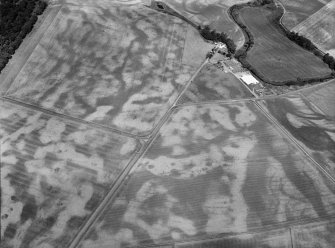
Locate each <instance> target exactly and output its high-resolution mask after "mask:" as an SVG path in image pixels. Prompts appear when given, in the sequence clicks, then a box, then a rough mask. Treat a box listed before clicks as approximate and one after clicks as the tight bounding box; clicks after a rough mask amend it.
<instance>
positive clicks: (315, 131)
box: [266, 96, 335, 177]
mask: <svg viewBox="0 0 335 248" xmlns="http://www.w3.org/2000/svg"><path fill="white" fill-rule="evenodd" d="M266 105H267V108H268V110H269V112H270V113H271V115H273V116H274V117H275V118H276V119H277V120H278V121H279V122H280V123H281V124H282V125H283V126H284V127H285V129H287V130H288V131H289V132H290V133H291V134H292V135H293V136H294V137H295V138H296V139H297V140H298V142H299V143H300V144H301V145H303V147H304V149H305V150H306V151H308V152H309V153H310V154H311V155H312V157H313V158H314V159H315V160H316V161H317V162H318V163H319V164H320V165H321V166H322V167H323V168H324V169H326V170H327V171H328V172H329V173H330V174H331V175H332V176H333V177H335V122H334V119H330V118H329V117H327V116H325V115H324V114H323V113H322V112H320V111H318V110H317V109H315V108H314V107H313V105H311V104H310V103H309V101H307V100H305V99H304V98H300V97H297V96H291V97H282V98H277V99H271V100H266ZM333 107H334V106H333Z"/></svg>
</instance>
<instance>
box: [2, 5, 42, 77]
mask: <svg viewBox="0 0 335 248" xmlns="http://www.w3.org/2000/svg"><path fill="white" fill-rule="evenodd" d="M46 6H47V4H46V2H44V1H43V0H0V71H1V70H2V69H3V68H4V67H5V65H6V64H7V63H8V61H9V59H10V58H11V57H12V55H13V54H14V52H15V50H16V49H17V48H18V47H19V46H20V44H21V43H22V41H23V39H24V38H25V37H26V35H27V34H28V33H29V32H30V31H31V30H32V29H33V27H34V24H35V23H36V21H37V16H38V15H40V14H42V13H43V11H44V9H45V8H46Z"/></svg>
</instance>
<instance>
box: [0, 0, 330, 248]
mask: <svg viewBox="0 0 335 248" xmlns="http://www.w3.org/2000/svg"><path fill="white" fill-rule="evenodd" d="M69 5H71V4H69ZM51 6H53V7H54V6H59V5H58V4H57V5H56V4H52V5H51ZM76 6H78V5H76ZM83 6H85V7H86V5H83ZM207 63H208V59H206V60H205V61H204V62H203V63H202V64H201V65H200V67H199V68H198V69H197V70H196V72H195V73H194V74H193V76H192V77H191V78H190V79H189V81H188V82H187V83H186V84H185V85H184V86H183V88H182V90H181V91H180V92H179V93H178V96H177V98H176V99H175V100H174V102H173V104H171V106H170V108H169V109H168V110H167V112H166V113H165V114H164V116H163V117H162V118H161V120H160V121H159V123H158V124H157V125H156V126H155V128H154V130H153V131H152V133H151V134H149V136H145V137H144V136H139V135H135V134H132V133H129V132H124V131H120V130H118V129H115V128H111V127H108V126H105V125H101V124H98V123H94V122H90V121H85V120H83V119H81V118H76V117H73V116H70V115H67V114H61V113H57V112H55V111H52V110H48V109H45V108H42V107H38V106H35V105H33V104H29V103H26V102H22V101H19V100H15V99H13V98H11V97H10V96H0V100H3V101H7V102H11V103H13V104H16V105H19V106H22V107H24V108H28V109H33V110H36V111H39V112H42V113H44V114H47V115H50V116H55V117H58V118H61V119H65V120H69V121H73V122H76V123H81V124H84V125H88V126H90V127H92V128H97V129H101V130H104V131H108V132H112V133H115V134H118V135H122V136H126V137H130V138H134V139H136V140H141V139H142V140H143V141H145V143H144V145H143V146H142V147H141V148H140V149H139V150H138V151H137V153H136V155H135V156H134V157H133V159H132V160H131V161H130V162H129V163H128V164H127V166H126V167H125V168H124V170H123V171H122V172H121V174H120V175H119V177H118V178H117V180H116V182H115V183H114V184H113V186H112V188H111V189H110V191H109V192H108V193H107V195H106V197H105V198H104V199H103V201H102V202H101V203H100V204H99V206H98V207H97V209H96V210H95V211H94V212H93V213H92V215H91V216H90V217H89V219H88V220H87V222H86V223H85V224H84V226H83V227H82V228H81V229H80V231H79V232H78V234H77V235H76V236H75V238H74V239H73V240H72V242H71V244H70V245H69V246H68V247H70V248H75V247H77V246H78V245H79V243H80V241H81V240H82V238H83V237H84V236H85V235H86V234H87V232H88V231H89V230H90V228H91V226H92V225H93V224H94V223H95V221H96V220H97V219H98V218H99V217H100V216H101V214H102V213H103V211H104V210H105V208H106V207H107V206H108V204H109V203H110V202H112V201H113V200H114V199H115V198H116V196H117V193H118V191H119V190H120V189H121V188H122V185H123V183H124V182H125V181H126V180H127V177H128V176H129V174H130V173H131V172H132V171H133V170H134V169H135V168H136V164H137V162H138V161H139V160H140V159H141V158H142V157H143V156H144V155H145V154H146V152H147V151H148V149H149V148H150V147H151V145H152V144H153V142H154V141H155V139H156V138H157V136H158V135H159V132H160V130H161V128H162V126H163V125H164V124H165V123H166V122H167V121H168V120H169V117H170V116H171V114H172V113H173V112H174V111H175V110H176V109H178V108H183V107H186V106H193V105H212V104H213V105H215V104H233V103H238V102H247V101H253V102H254V103H255V105H256V106H257V107H258V108H259V109H260V111H261V112H262V113H263V114H264V115H265V116H266V117H267V119H269V120H270V121H271V123H273V124H274V125H275V126H276V127H277V128H278V129H279V131H280V132H281V133H282V134H283V136H285V137H287V138H289V140H290V141H291V142H292V143H293V144H294V145H295V146H296V147H297V148H298V149H299V151H301V152H302V153H303V154H304V156H307V157H308V159H309V160H311V161H312V162H313V163H314V164H315V165H316V166H317V168H318V169H319V170H320V171H322V173H324V174H325V175H326V176H327V177H328V178H329V179H330V180H331V181H332V182H333V183H335V179H334V178H333V177H332V176H331V175H330V174H329V173H328V172H327V171H326V170H324V169H323V168H322V166H320V165H319V164H318V163H317V162H316V161H315V160H314V159H313V158H312V157H311V156H310V155H309V154H308V153H307V152H306V151H305V150H304V148H303V147H302V146H301V145H300V144H299V143H298V142H297V141H296V139H295V138H294V137H293V136H292V135H291V134H290V133H289V132H288V131H287V130H286V129H285V128H284V127H283V126H282V125H281V124H280V123H279V122H278V121H277V120H276V119H275V118H274V117H273V116H272V115H271V114H269V113H268V112H267V111H266V110H265V108H264V106H263V104H262V103H261V102H260V101H262V100H267V99H274V98H278V97H281V96H285V95H292V94H296V93H300V92H301V91H304V90H306V89H310V88H317V87H322V86H324V85H326V84H328V83H330V82H325V83H322V85H321V84H317V85H313V86H311V87H308V88H303V89H299V90H296V91H292V92H289V93H284V94H281V95H271V96H264V97H259V98H254V97H252V98H243V99H230V100H215V101H204V102H198V103H185V104H180V105H178V104H177V103H178V101H179V100H180V98H181V97H182V96H183V95H184V93H185V92H186V91H187V90H188V88H189V86H190V85H191V84H192V82H193V80H194V78H195V77H196V76H197V75H198V74H199V72H200V71H201V69H202V68H203V67H204V66H205V65H206V64H207ZM241 83H242V82H241ZM247 88H248V87H247ZM248 89H249V88H248ZM0 148H1V147H0ZM334 218H335V217H334ZM316 221H319V220H313V222H316ZM308 223H311V222H308ZM299 224H300V225H303V224H306V223H299V222H297V223H296V224H292V225H293V226H295V225H299ZM279 228H282V227H280V226H274V227H273V229H274V230H277V229H279ZM271 229H272V228H271ZM288 229H289V230H290V236H291V238H292V235H291V227H290V228H288ZM266 230H268V228H267V229H266ZM266 230H265V229H264V230H263V229H262V230H259V232H264V231H266ZM227 237H229V236H227ZM211 239H214V237H213V238H211ZM211 239H208V238H206V239H199V240H200V241H204V240H211ZM190 242H193V241H190ZM292 245H293V243H292ZM146 247H150V246H146ZM151 247H152V246H151Z"/></svg>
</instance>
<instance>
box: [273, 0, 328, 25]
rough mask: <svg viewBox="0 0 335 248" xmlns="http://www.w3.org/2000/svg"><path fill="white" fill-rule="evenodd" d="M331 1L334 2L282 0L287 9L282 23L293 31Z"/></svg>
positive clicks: (325, 0)
mask: <svg viewBox="0 0 335 248" xmlns="http://www.w3.org/2000/svg"><path fill="white" fill-rule="evenodd" d="M331 1H333V0H280V2H281V3H282V4H283V6H284V8H285V14H284V16H283V18H282V23H283V24H284V25H285V27H287V28H288V29H292V28H294V27H295V26H296V25H298V24H299V23H301V22H302V21H304V20H305V19H307V18H309V17H310V16H311V15H313V14H314V13H315V12H317V11H319V10H320V9H321V8H322V7H323V6H325V5H326V4H327V3H328V2H331Z"/></svg>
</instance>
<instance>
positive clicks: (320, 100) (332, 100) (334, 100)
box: [303, 80, 335, 118]
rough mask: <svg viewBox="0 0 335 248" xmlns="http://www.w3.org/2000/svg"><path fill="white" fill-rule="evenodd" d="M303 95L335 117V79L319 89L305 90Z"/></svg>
mask: <svg viewBox="0 0 335 248" xmlns="http://www.w3.org/2000/svg"><path fill="white" fill-rule="evenodd" d="M303 95H304V96H306V97H307V98H308V100H310V101H311V102H312V103H313V104H314V105H316V106H317V107H318V108H319V109H320V110H321V111H322V112H323V113H324V114H325V115H327V116H329V117H331V118H335V97H334V96H335V80H332V81H330V82H329V83H327V85H324V86H322V87H319V88H317V89H314V88H313V89H311V90H308V89H306V90H304V91H303Z"/></svg>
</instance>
